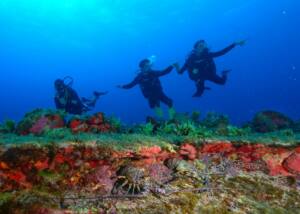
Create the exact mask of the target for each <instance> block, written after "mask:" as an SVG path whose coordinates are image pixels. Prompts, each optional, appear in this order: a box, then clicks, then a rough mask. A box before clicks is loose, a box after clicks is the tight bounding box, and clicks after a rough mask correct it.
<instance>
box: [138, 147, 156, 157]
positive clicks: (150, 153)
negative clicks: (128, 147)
mask: <svg viewBox="0 0 300 214" xmlns="http://www.w3.org/2000/svg"><path fill="white" fill-rule="evenodd" d="M160 152H161V148H160V147H159V146H152V147H142V148H141V149H140V150H139V151H138V154H139V155H141V156H142V157H143V158H153V157H156V156H157V155H158V154H159V153H160Z"/></svg>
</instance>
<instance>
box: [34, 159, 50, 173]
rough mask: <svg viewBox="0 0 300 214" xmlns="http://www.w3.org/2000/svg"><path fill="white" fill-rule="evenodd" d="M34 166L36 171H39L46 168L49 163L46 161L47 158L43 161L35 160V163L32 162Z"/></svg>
mask: <svg viewBox="0 0 300 214" xmlns="http://www.w3.org/2000/svg"><path fill="white" fill-rule="evenodd" d="M34 167H35V168H36V169H37V170H38V171H41V170H44V169H48V168H49V163H48V158H47V159H46V160H44V161H41V160H39V161H37V162H36V163H35V164H34Z"/></svg>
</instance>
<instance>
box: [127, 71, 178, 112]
mask: <svg viewBox="0 0 300 214" xmlns="http://www.w3.org/2000/svg"><path fill="white" fill-rule="evenodd" d="M172 69H173V66H169V67H168V68H166V69H165V70H163V71H153V70H150V71H146V72H141V73H139V74H138V75H137V77H136V78H135V79H134V80H133V81H132V82H131V83H129V84H127V85H124V86H123V87H122V88H124V89H130V88H132V87H134V86H135V85H137V84H139V85H140V88H141V91H142V93H143V95H144V97H145V98H146V99H148V102H149V106H150V108H155V107H160V102H163V103H165V104H166V105H167V106H168V107H170V108H171V107H172V106H173V101H172V100H171V99H170V98H169V97H167V96H166V95H165V94H164V92H163V88H162V86H161V82H160V80H159V77H161V76H164V75H166V74H169V73H170V72H171V71H172Z"/></svg>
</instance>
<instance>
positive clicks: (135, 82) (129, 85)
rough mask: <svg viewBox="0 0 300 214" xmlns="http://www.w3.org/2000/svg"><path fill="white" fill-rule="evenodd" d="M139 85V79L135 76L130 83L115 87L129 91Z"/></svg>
mask: <svg viewBox="0 0 300 214" xmlns="http://www.w3.org/2000/svg"><path fill="white" fill-rule="evenodd" d="M139 83H140V77H139V76H137V77H136V78H135V79H134V80H133V81H132V82H131V83H129V84H126V85H118V86H117V87H118V88H122V89H131V88H133V87H134V86H136V85H137V84H139Z"/></svg>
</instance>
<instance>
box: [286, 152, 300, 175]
mask: <svg viewBox="0 0 300 214" xmlns="http://www.w3.org/2000/svg"><path fill="white" fill-rule="evenodd" d="M283 167H284V168H285V169H286V170H287V171H289V172H290V173H292V174H295V175H300V153H293V154H291V155H290V156H289V157H287V158H286V159H285V160H284V162H283Z"/></svg>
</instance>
